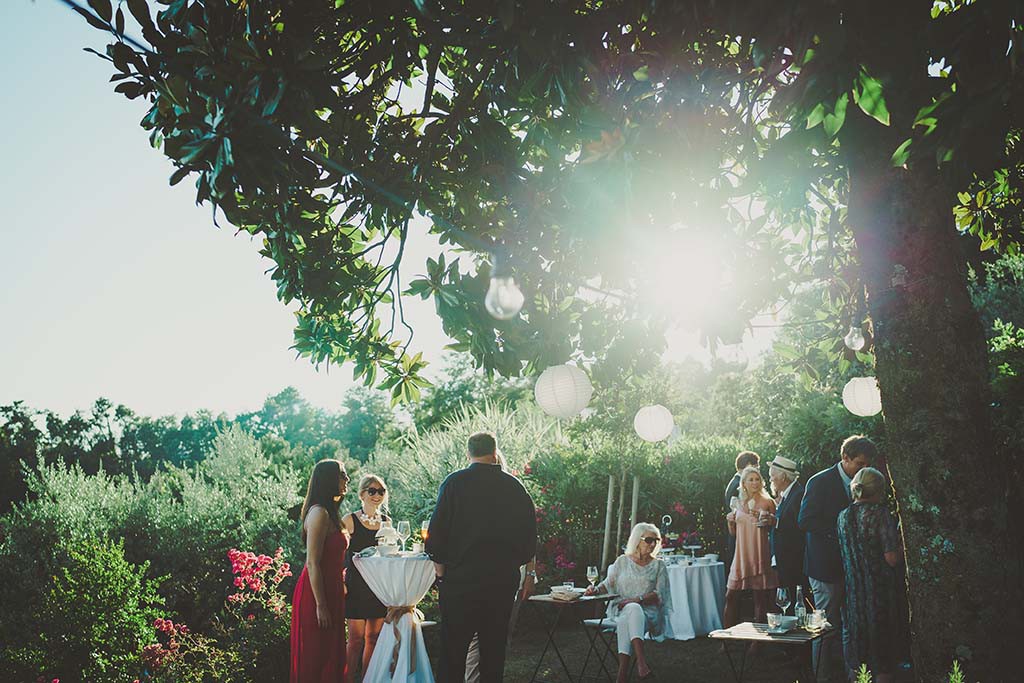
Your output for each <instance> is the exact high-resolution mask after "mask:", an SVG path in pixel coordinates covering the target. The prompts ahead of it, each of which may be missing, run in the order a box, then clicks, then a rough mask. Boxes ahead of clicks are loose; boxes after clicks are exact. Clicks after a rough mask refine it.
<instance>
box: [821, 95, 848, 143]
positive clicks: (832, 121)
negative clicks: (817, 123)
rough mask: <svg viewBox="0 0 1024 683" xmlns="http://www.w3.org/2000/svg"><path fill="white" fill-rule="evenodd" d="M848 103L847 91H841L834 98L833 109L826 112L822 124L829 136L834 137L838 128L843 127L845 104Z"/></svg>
mask: <svg viewBox="0 0 1024 683" xmlns="http://www.w3.org/2000/svg"><path fill="white" fill-rule="evenodd" d="M849 103H850V96H849V95H848V94H847V93H843V94H842V95H840V96H839V99H837V100H836V108H835V111H834V112H833V113H831V114H826V115H825V118H824V120H823V121H822V125H824V127H825V133H826V134H827V135H828V136H829V137H830V138H834V137H835V136H836V135H837V134H838V133H839V130H840V129H841V128H842V127H843V123H844V122H845V121H846V106H847V105H848V104H849Z"/></svg>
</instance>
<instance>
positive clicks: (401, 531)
mask: <svg viewBox="0 0 1024 683" xmlns="http://www.w3.org/2000/svg"><path fill="white" fill-rule="evenodd" d="M395 531H397V532H398V538H400V539H401V540H402V550H405V541H406V539H408V538H409V536H411V535H412V529H411V528H410V526H409V522H399V523H398V526H397V527H396V528H395Z"/></svg>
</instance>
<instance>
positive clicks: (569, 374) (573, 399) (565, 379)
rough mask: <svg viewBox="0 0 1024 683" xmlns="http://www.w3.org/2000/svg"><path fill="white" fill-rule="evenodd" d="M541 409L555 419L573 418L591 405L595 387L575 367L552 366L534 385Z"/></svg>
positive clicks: (535, 395)
mask: <svg viewBox="0 0 1024 683" xmlns="http://www.w3.org/2000/svg"><path fill="white" fill-rule="evenodd" d="M533 395H534V397H535V398H536V399H537V404H538V405H539V406H540V409H541V410H543V411H544V412H545V413H547V414H548V415H551V416H553V417H572V416H573V415H579V413H580V411H582V410H583V409H584V408H586V407H587V404H588V403H590V397H591V396H593V395H594V385H592V384H591V383H590V378H589V377H587V373H585V372H583V370H581V369H580V368H578V367H576V366H575V365H552V366H551V367H550V368H548V369H547V370H545V371H544V372H542V373H540V377H538V378H537V383H536V384H534V385H533Z"/></svg>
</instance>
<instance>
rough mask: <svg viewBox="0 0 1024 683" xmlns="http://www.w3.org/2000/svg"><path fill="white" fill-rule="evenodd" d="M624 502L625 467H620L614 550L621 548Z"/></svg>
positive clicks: (617, 550)
mask: <svg viewBox="0 0 1024 683" xmlns="http://www.w3.org/2000/svg"><path fill="white" fill-rule="evenodd" d="M625 503H626V468H622V477H621V478H620V481H619V517H618V520H617V522H616V524H615V552H616V553H618V552H619V550H620V549H621V548H622V508H623V507H625Z"/></svg>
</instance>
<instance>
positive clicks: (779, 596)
mask: <svg viewBox="0 0 1024 683" xmlns="http://www.w3.org/2000/svg"><path fill="white" fill-rule="evenodd" d="M775 604H776V605H778V606H779V610H781V611H782V613H783V614H785V613H786V610H788V609H789V606H790V605H792V604H793V600H792V598H791V597H790V595H789V589H788V588H780V589H778V590H777V591H775Z"/></svg>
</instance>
